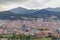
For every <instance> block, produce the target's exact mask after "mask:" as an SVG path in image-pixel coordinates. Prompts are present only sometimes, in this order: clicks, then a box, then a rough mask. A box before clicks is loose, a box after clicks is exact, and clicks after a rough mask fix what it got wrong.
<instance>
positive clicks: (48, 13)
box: [30, 9, 60, 19]
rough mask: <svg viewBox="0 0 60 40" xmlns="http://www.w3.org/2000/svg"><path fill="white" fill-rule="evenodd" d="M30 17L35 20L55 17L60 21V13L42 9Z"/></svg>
mask: <svg viewBox="0 0 60 40" xmlns="http://www.w3.org/2000/svg"><path fill="white" fill-rule="evenodd" d="M30 16H31V17H35V18H50V17H51V16H55V17H57V19H60V12H56V11H49V10H47V9H42V10H38V11H36V12H34V13H32V14H30Z"/></svg>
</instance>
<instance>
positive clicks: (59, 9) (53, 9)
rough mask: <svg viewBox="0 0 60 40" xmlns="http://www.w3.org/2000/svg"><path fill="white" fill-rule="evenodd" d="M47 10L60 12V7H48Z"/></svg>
mask: <svg viewBox="0 0 60 40" xmlns="http://www.w3.org/2000/svg"><path fill="white" fill-rule="evenodd" d="M46 10H49V11H55V12H60V7H57V8H47V9H46Z"/></svg>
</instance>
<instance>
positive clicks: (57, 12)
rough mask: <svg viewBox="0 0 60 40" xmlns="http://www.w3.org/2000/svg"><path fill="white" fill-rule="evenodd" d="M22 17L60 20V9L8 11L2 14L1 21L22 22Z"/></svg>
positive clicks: (19, 8) (20, 8) (17, 9)
mask: <svg viewBox="0 0 60 40" xmlns="http://www.w3.org/2000/svg"><path fill="white" fill-rule="evenodd" d="M21 16H22V17H32V18H46V19H48V18H52V19H60V8H46V9H41V10H39V9H38V10H33V9H31V10H29V9H26V8H22V7H18V8H14V9H11V10H8V11H3V12H0V19H6V20H20V19H22V18H21Z"/></svg>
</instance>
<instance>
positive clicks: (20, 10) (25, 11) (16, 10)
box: [9, 7, 36, 14]
mask: <svg viewBox="0 0 60 40" xmlns="http://www.w3.org/2000/svg"><path fill="white" fill-rule="evenodd" d="M9 11H11V12H13V13H16V14H29V13H33V12H35V11H36V10H33V9H32V10H28V9H26V8H22V7H18V8H14V9H11V10H9Z"/></svg>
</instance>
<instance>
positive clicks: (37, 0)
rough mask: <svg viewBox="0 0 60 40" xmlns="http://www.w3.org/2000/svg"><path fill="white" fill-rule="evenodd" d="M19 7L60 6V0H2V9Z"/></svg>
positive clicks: (0, 3)
mask: <svg viewBox="0 0 60 40" xmlns="http://www.w3.org/2000/svg"><path fill="white" fill-rule="evenodd" d="M17 7H24V8H27V9H43V8H50V7H52V8H56V7H60V0H0V11H5V10H10V9H13V8H17Z"/></svg>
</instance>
